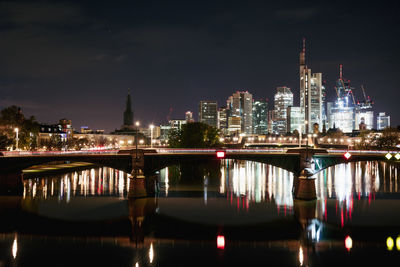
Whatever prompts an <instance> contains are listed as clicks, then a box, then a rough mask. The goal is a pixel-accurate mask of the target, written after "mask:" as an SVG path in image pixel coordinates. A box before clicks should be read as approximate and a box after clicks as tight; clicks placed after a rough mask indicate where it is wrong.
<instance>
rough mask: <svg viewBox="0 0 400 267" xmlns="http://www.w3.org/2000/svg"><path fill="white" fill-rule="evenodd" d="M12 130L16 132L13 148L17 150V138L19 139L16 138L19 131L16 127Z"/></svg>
mask: <svg viewBox="0 0 400 267" xmlns="http://www.w3.org/2000/svg"><path fill="white" fill-rule="evenodd" d="M14 131H15V132H16V136H15V143H16V144H15V150H18V140H19V138H18V132H19V129H18V128H15V129H14Z"/></svg>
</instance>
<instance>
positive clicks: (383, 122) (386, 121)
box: [376, 112, 390, 130]
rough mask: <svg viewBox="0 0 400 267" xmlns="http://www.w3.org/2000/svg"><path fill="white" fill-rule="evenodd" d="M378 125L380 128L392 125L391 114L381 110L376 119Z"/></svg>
mask: <svg viewBox="0 0 400 267" xmlns="http://www.w3.org/2000/svg"><path fill="white" fill-rule="evenodd" d="M376 127H377V129H378V130H383V129H385V128H387V127H390V116H389V115H386V113H385V112H379V114H378V117H377V119H376Z"/></svg>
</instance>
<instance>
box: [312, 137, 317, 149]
mask: <svg viewBox="0 0 400 267" xmlns="http://www.w3.org/2000/svg"><path fill="white" fill-rule="evenodd" d="M315 140H317V134H313V144H314V148H315V147H316V145H315Z"/></svg>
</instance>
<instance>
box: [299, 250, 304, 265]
mask: <svg viewBox="0 0 400 267" xmlns="http://www.w3.org/2000/svg"><path fill="white" fill-rule="evenodd" d="M303 263H304V252H303V248H302V246H300V248H299V264H300V266H303Z"/></svg>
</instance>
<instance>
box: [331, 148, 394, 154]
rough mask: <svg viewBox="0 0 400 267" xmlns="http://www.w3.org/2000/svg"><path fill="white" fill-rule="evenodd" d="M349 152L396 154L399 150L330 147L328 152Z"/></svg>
mask: <svg viewBox="0 0 400 267" xmlns="http://www.w3.org/2000/svg"><path fill="white" fill-rule="evenodd" d="M346 152H349V153H350V154H365V155H368V154H369V155H386V154H387V153H391V154H396V153H399V152H400V151H399V150H357V149H350V150H346V149H328V153H332V154H340V153H342V154H344V153H346Z"/></svg>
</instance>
